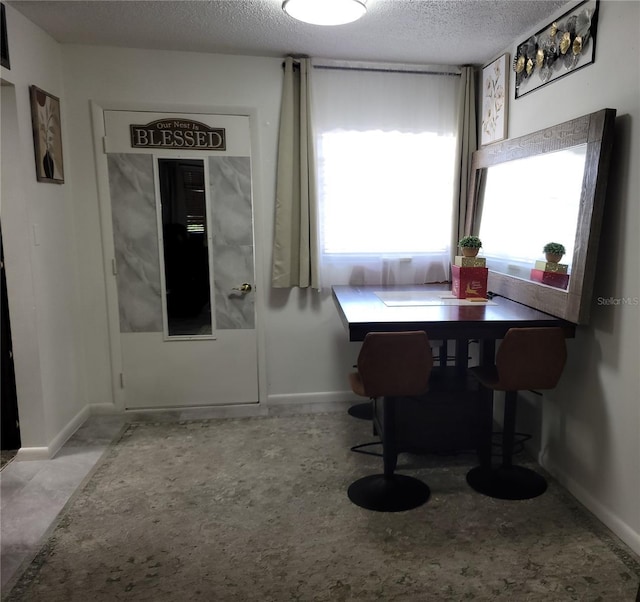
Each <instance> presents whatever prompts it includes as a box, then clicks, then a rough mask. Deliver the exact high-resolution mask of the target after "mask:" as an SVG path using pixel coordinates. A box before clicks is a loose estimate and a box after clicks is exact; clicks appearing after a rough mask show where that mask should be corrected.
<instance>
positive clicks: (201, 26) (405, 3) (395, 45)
mask: <svg viewBox="0 0 640 602" xmlns="http://www.w3.org/2000/svg"><path fill="white" fill-rule="evenodd" d="M6 3H7V4H9V5H10V6H12V7H14V8H15V9H16V10H18V11H19V12H21V13H22V14H24V15H25V16H26V17H27V18H28V19H29V20H31V21H32V22H34V23H35V24H36V25H38V26H39V27H41V28H42V29H44V30H45V31H46V32H48V33H49V34H50V35H51V36H52V37H53V38H55V39H56V40H57V41H58V42H61V43H63V44H66V43H69V44H91V45H101V46H121V47H129V48H152V49H167V50H186V51H193V52H215V53H223V54H245V55H258V56H278V57H281V56H284V55H286V54H303V55H308V56H313V57H322V58H334V59H351V60H377V61H385V62H403V63H424V64H429V63H431V64H443V65H445V64H450V65H462V64H482V63H486V62H487V61H489V60H491V59H492V58H495V56H496V55H497V54H499V53H500V52H501V51H502V50H504V48H506V47H508V46H509V45H510V44H511V43H513V42H514V41H517V40H518V39H519V38H520V37H521V36H522V35H524V34H526V33H528V32H529V31H530V30H531V28H533V27H534V26H536V25H538V24H540V23H541V22H542V21H544V20H545V19H547V18H549V17H550V16H552V15H555V14H557V13H558V12H562V11H560V9H561V7H562V6H563V5H565V4H567V0H368V2H367V6H368V10H367V14H366V15H365V16H364V17H363V18H362V19H360V20H359V21H356V22H355V23H350V24H348V25H340V26H337V27H321V26H313V25H306V24H303V23H299V22H297V21H295V20H294V19H292V18H291V17H289V16H287V15H286V14H285V13H284V12H283V11H282V9H281V5H282V2H281V0H214V1H205V0H199V1H190V0H181V1H170V0H163V1H151V0H146V1H137V0H126V1H118V0H110V1H102V0H91V1H82V0H74V1H65V2H58V1H55V0H46V1H38V0H29V1H26V2H25V1H9V2H6Z"/></svg>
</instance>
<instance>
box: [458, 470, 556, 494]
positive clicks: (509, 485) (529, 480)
mask: <svg viewBox="0 0 640 602" xmlns="http://www.w3.org/2000/svg"><path fill="white" fill-rule="evenodd" d="M467 483H469V485H470V487H471V488H472V489H474V490H475V491H477V492H478V493H482V494H483V495H487V496H489V497H493V498H498V499H500V500H529V499H531V498H534V497H538V496H539V495H542V494H543V493H544V492H545V491H546V490H547V481H546V480H545V478H544V477H542V476H541V475H539V474H538V473H537V472H534V471H533V470H531V469H529V468H525V467H524V466H507V467H505V466H499V467H497V468H482V467H481V466H477V467H476V468H472V469H471V470H470V471H469V472H468V473H467Z"/></svg>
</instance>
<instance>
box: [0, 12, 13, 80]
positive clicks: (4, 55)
mask: <svg viewBox="0 0 640 602" xmlns="http://www.w3.org/2000/svg"><path fill="white" fill-rule="evenodd" d="M0 64H1V65H2V66H3V67H5V68H6V69H11V63H10V62H9V40H8V39H7V13H6V11H5V8H4V4H1V3H0Z"/></svg>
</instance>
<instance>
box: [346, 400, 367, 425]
mask: <svg viewBox="0 0 640 602" xmlns="http://www.w3.org/2000/svg"><path fill="white" fill-rule="evenodd" d="M347 412H348V413H349V415H350V416H353V417H354V418H360V419H361V420H373V402H372V401H366V402H365V403H356V404H355V405H352V406H351V407H350V408H349V409H348V410H347Z"/></svg>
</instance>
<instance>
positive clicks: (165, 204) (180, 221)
mask: <svg viewBox="0 0 640 602" xmlns="http://www.w3.org/2000/svg"><path fill="white" fill-rule="evenodd" d="M158 175H159V182H160V203H161V208H162V238H163V252H164V279H165V289H166V293H165V301H166V304H165V305H166V322H167V334H168V336H206V335H211V334H212V332H213V328H212V321H211V288H210V277H209V265H210V258H209V245H208V240H207V236H208V233H207V203H206V193H205V178H204V162H203V161H201V160H189V159H158Z"/></svg>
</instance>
